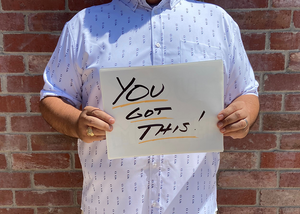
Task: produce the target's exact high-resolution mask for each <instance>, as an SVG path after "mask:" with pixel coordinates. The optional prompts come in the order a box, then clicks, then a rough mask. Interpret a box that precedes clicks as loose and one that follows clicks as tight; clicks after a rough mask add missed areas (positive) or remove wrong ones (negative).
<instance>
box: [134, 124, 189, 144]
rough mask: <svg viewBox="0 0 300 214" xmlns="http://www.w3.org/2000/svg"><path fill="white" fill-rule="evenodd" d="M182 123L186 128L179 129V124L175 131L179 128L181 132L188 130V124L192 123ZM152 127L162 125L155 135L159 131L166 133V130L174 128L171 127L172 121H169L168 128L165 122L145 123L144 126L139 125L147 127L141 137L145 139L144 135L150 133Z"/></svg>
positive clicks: (141, 127) (140, 127)
mask: <svg viewBox="0 0 300 214" xmlns="http://www.w3.org/2000/svg"><path fill="white" fill-rule="evenodd" d="M182 125H183V126H184V129H179V126H176V128H175V129H174V131H173V133H174V132H175V131H177V130H179V131H180V132H186V131H187V130H188V128H187V126H188V125H190V123H183V124H182ZM152 127H160V128H159V130H158V131H157V132H156V134H155V136H156V135H158V134H159V133H162V134H163V135H164V134H166V132H168V131H172V130H173V129H172V128H171V127H172V124H171V123H169V125H168V126H167V127H166V128H165V126H164V125H163V124H149V125H144V126H138V129H143V128H146V130H145V131H144V133H143V134H142V135H141V137H140V138H139V139H140V140H143V139H144V137H145V136H146V135H147V134H148V132H149V131H150V130H151V128H152Z"/></svg>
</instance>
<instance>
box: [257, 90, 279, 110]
mask: <svg viewBox="0 0 300 214" xmlns="http://www.w3.org/2000/svg"><path fill="white" fill-rule="evenodd" d="M259 104H260V112H272V111H280V110H281V104H282V95H281V94H260V95H259Z"/></svg>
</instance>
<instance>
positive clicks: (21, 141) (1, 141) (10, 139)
mask: <svg viewBox="0 0 300 214" xmlns="http://www.w3.org/2000/svg"><path fill="white" fill-rule="evenodd" d="M26 150H27V137H26V136H25V135H9V134H4V135H0V151H4V152H8V151H26Z"/></svg>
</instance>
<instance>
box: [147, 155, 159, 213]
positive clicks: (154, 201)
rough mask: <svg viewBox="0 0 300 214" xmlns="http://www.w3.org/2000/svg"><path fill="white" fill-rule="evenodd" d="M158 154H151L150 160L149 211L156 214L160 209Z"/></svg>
mask: <svg viewBox="0 0 300 214" xmlns="http://www.w3.org/2000/svg"><path fill="white" fill-rule="evenodd" d="M159 168H160V156H156V155H155V156H151V160H150V197H149V204H150V206H151V213H152V214H158V213H159V210H160V200H159V195H160V176H159Z"/></svg>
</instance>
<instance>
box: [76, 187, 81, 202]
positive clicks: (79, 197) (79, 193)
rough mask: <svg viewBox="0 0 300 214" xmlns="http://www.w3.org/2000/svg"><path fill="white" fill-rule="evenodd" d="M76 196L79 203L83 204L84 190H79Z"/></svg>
mask: <svg viewBox="0 0 300 214" xmlns="http://www.w3.org/2000/svg"><path fill="white" fill-rule="evenodd" d="M76 196H77V204H81V199H82V190H78V191H77V192H76Z"/></svg>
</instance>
